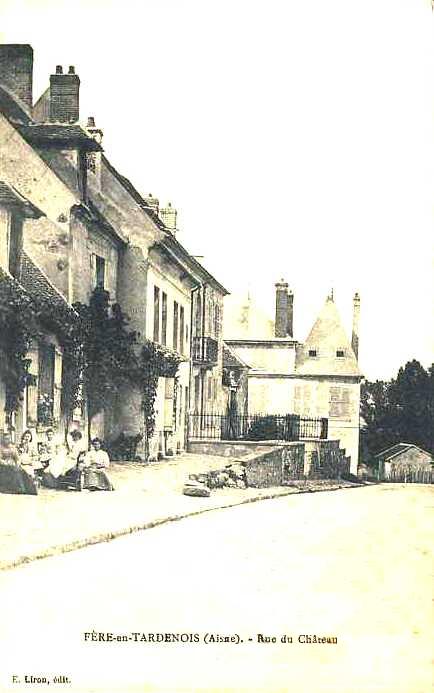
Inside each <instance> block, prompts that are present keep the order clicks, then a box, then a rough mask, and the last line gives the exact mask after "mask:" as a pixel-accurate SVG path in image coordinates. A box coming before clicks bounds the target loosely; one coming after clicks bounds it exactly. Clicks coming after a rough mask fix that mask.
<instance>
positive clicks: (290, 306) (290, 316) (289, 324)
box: [286, 291, 294, 337]
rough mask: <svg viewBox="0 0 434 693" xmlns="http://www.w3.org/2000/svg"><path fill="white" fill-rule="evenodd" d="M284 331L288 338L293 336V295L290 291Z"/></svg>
mask: <svg viewBox="0 0 434 693" xmlns="http://www.w3.org/2000/svg"><path fill="white" fill-rule="evenodd" d="M287 321H288V322H287V325H286V331H287V334H288V337H293V336H294V294H293V293H292V291H288V317H287Z"/></svg>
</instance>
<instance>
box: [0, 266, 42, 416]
mask: <svg viewBox="0 0 434 693" xmlns="http://www.w3.org/2000/svg"><path fill="white" fill-rule="evenodd" d="M38 334H39V331H38V325H37V320H36V309H35V305H34V302H33V301H32V299H31V297H30V296H29V295H28V294H27V293H26V292H25V291H24V290H23V289H22V288H21V287H20V285H19V284H18V283H17V282H16V281H15V280H13V279H12V278H9V277H7V276H6V275H3V273H2V274H1V275H0V356H1V358H0V370H1V375H2V378H3V380H4V382H5V383H6V405H5V410H6V412H7V414H8V415H10V414H11V413H12V412H14V411H16V410H17V409H18V407H19V404H20V402H21V400H22V397H23V392H24V390H25V387H26V385H27V384H28V383H30V381H31V376H30V374H29V372H28V371H29V366H30V360H29V359H28V358H26V356H27V352H28V350H29V348H30V343H31V341H32V339H33V338H35V337H37V336H38Z"/></svg>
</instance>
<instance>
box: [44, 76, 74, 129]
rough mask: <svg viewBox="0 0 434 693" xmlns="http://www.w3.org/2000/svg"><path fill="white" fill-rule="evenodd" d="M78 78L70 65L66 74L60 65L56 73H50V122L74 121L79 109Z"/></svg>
mask: <svg viewBox="0 0 434 693" xmlns="http://www.w3.org/2000/svg"><path fill="white" fill-rule="evenodd" d="M79 94H80V78H79V76H78V75H76V74H75V68H74V66H73V65H70V67H69V70H68V74H63V69H62V66H61V65H57V66H56V74H54V75H50V121H51V122H52V123H76V122H77V121H78V119H79V117H80V109H79Z"/></svg>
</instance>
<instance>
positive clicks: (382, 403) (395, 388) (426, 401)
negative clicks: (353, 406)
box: [360, 360, 434, 461]
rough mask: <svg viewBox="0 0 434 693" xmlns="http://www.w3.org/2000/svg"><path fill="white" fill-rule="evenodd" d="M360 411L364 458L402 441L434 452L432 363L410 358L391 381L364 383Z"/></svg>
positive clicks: (433, 381)
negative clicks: (422, 363)
mask: <svg viewBox="0 0 434 693" xmlns="http://www.w3.org/2000/svg"><path fill="white" fill-rule="evenodd" d="M360 415H361V417H362V421H363V427H362V432H361V443H362V451H363V453H364V454H363V456H364V457H365V460H366V458H370V457H372V455H375V454H376V453H378V452H380V451H381V450H382V449H385V448H387V447H389V446H390V445H394V444H395V443H401V442H405V443H414V444H415V445H419V446H420V447H421V448H424V449H425V450H427V451H429V452H432V453H434V364H433V365H432V366H431V367H430V368H429V369H428V370H425V369H424V368H423V366H422V365H421V364H420V363H419V362H418V361H416V360H413V361H409V362H408V363H407V364H406V365H405V367H403V368H400V369H399V371H398V374H397V376H396V378H394V379H392V380H390V381H381V380H377V381H376V382H369V381H366V382H365V383H363V384H362V389H361V404H360ZM366 461H367V460H366Z"/></svg>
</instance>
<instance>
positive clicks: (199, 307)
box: [195, 294, 202, 337]
mask: <svg viewBox="0 0 434 693" xmlns="http://www.w3.org/2000/svg"><path fill="white" fill-rule="evenodd" d="M195 322H196V324H195V335H196V337H200V336H201V334H202V300H201V297H200V294H196V319H195Z"/></svg>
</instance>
